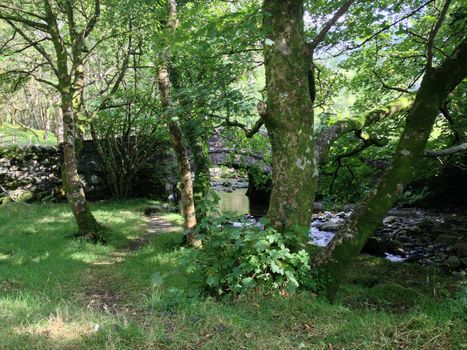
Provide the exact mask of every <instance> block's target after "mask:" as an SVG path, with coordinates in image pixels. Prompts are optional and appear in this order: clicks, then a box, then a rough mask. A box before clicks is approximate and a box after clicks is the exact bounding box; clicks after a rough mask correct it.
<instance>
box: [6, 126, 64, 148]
mask: <svg viewBox="0 0 467 350" xmlns="http://www.w3.org/2000/svg"><path fill="white" fill-rule="evenodd" d="M44 133H45V131H44V130H35V129H26V128H24V127H23V126H21V125H17V124H16V125H13V124H10V123H2V124H0V145H2V146H6V145H11V144H13V143H15V144H17V145H31V144H33V145H56V144H57V138H56V137H55V135H54V134H53V133H52V132H49V137H48V140H47V142H46V141H45V140H44Z"/></svg>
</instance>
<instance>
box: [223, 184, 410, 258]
mask: <svg viewBox="0 0 467 350" xmlns="http://www.w3.org/2000/svg"><path fill="white" fill-rule="evenodd" d="M215 192H216V193H217V194H218V195H219V197H220V200H219V204H218V209H219V211H220V212H221V213H223V214H225V213H235V214H237V215H245V216H246V215H252V216H253V217H256V218H259V217H261V216H264V215H266V212H267V206H266V205H265V204H264V203H252V202H250V199H249V198H248V197H247V196H246V192H247V189H246V188H238V189H234V190H229V191H225V190H222V189H216V190H215ZM251 220H252V221H253V222H254V221H255V219H251ZM316 223H317V222H316V220H315V221H314V222H312V223H311V227H310V243H311V244H315V245H317V246H318V247H325V246H327V245H328V243H329V242H330V241H331V240H332V238H333V237H334V232H329V231H322V230H320V229H318V228H317V227H315V225H314V224H316ZM232 224H233V226H235V227H242V226H243V225H244V224H242V223H240V222H233V223H232ZM385 258H386V259H388V260H390V261H392V262H401V261H404V260H406V259H405V258H404V257H402V256H399V255H394V254H390V253H386V254H385Z"/></svg>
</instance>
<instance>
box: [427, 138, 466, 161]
mask: <svg viewBox="0 0 467 350" xmlns="http://www.w3.org/2000/svg"><path fill="white" fill-rule="evenodd" d="M465 151H467V142H465V143H461V144H460V145H456V146H452V147H449V148H445V149H441V150H425V151H424V152H423V156H424V157H430V158H436V157H445V156H450V155H452V154H454V153H459V152H465Z"/></svg>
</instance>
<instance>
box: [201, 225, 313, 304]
mask: <svg viewBox="0 0 467 350" xmlns="http://www.w3.org/2000/svg"><path fill="white" fill-rule="evenodd" d="M232 222H236V224H235V225H233V224H232ZM265 225H267V220H265V219H262V220H261V221H260V222H259V223H255V222H252V221H251V220H247V219H245V218H243V219H240V218H234V217H231V216H230V217H228V216H220V217H216V218H214V217H212V216H210V217H207V218H206V219H205V220H203V222H202V223H200V225H199V227H198V229H199V230H200V232H204V234H200V235H199V236H200V237H199V238H201V239H202V240H203V248H202V249H201V250H200V251H199V256H198V261H199V262H201V266H202V269H203V271H202V272H203V273H202V275H203V287H204V288H205V290H207V291H208V293H209V294H211V295H214V296H218V297H223V298H234V297H238V296H240V295H242V294H247V293H248V292H251V291H255V292H262V293H264V294H271V293H280V294H282V295H288V294H291V293H294V292H295V291H296V290H297V289H299V288H304V289H315V285H314V281H313V279H312V277H311V275H310V256H309V254H308V252H307V251H306V250H305V249H300V250H296V251H291V250H290V249H289V248H288V241H287V240H288V237H290V238H291V239H292V237H294V238H296V233H295V232H291V233H290V235H284V234H283V233H279V232H278V231H276V230H274V229H273V228H263V227H264V226H265Z"/></svg>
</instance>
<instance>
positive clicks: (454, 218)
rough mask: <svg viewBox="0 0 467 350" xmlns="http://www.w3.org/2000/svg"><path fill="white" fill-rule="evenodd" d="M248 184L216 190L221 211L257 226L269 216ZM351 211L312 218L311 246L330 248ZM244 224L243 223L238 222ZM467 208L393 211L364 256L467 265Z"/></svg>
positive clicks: (220, 184) (223, 184)
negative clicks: (250, 194)
mask: <svg viewBox="0 0 467 350" xmlns="http://www.w3.org/2000/svg"><path fill="white" fill-rule="evenodd" d="M246 187H247V183H246V182H245V181H244V180H240V181H239V180H220V181H217V182H216V183H215V184H213V189H214V190H215V192H216V193H217V194H218V195H219V197H220V202H219V211H220V212H221V213H227V212H231V213H235V214H238V215H241V216H243V215H245V216H247V215H250V216H251V220H252V221H256V220H255V219H254V218H259V217H261V216H264V215H266V212H267V206H266V205H265V203H253V202H250V200H249V198H248V197H247V196H246V192H247V189H246ZM350 214H351V212H350V211H347V212H338V213H332V212H329V211H322V212H320V213H318V214H314V215H313V220H312V223H311V226H310V243H311V244H315V245H317V246H320V247H324V246H326V245H327V244H328V243H329V242H330V241H331V239H332V238H333V237H334V234H335V232H336V231H337V230H338V229H339V227H341V226H342V225H343V224H344V222H345V221H346V220H347V218H348V217H349V216H350ZM234 225H241V223H234ZM466 233H467V208H464V209H458V210H456V211H454V212H442V213H440V212H437V211H430V210H426V209H425V210H422V209H417V208H408V209H393V210H391V211H390V212H389V213H388V215H387V216H386V218H385V219H384V221H383V223H382V225H381V226H380V227H379V228H378V230H377V231H376V232H375V235H374V236H373V237H372V238H370V240H369V241H368V243H367V245H366V246H365V247H364V249H363V252H365V253H368V254H371V255H376V256H381V257H384V258H386V259H388V260H390V261H393V262H401V261H416V262H418V263H420V264H423V265H442V266H446V265H448V268H449V269H451V270H457V271H458V270H459V269H461V270H462V269H464V266H466V265H467V257H466V255H467V242H466Z"/></svg>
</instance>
